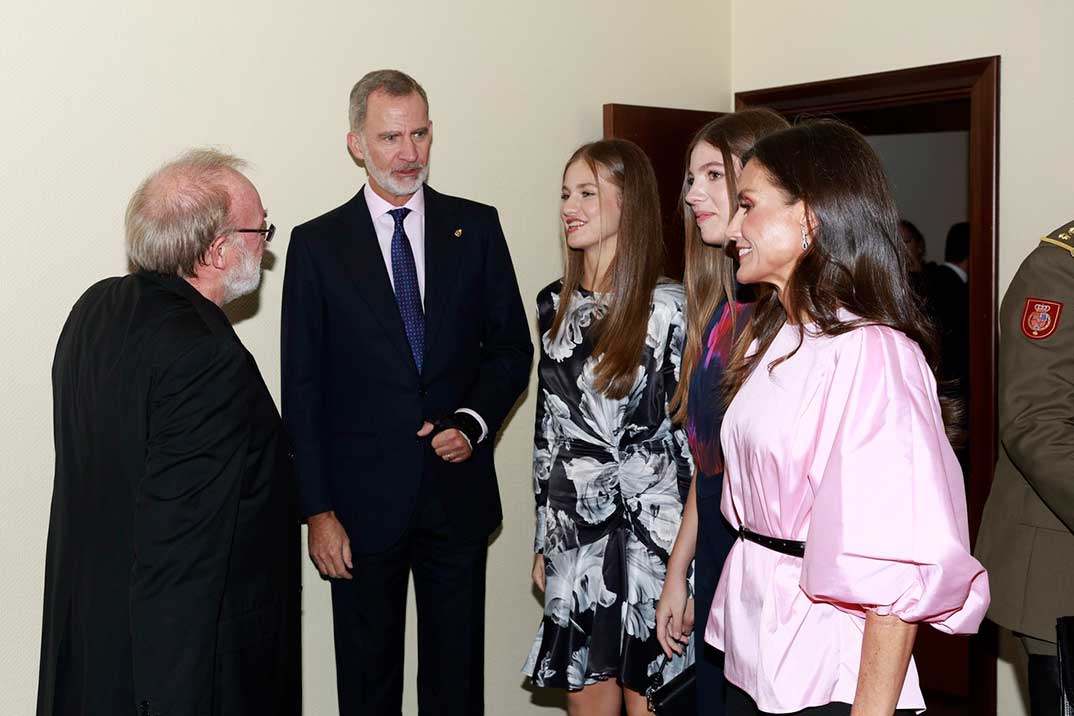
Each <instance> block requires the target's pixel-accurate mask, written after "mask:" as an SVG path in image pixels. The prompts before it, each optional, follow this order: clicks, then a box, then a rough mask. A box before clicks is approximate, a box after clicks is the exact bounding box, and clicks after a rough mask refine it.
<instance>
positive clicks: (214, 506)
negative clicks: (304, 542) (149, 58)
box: [37, 150, 301, 716]
mask: <svg viewBox="0 0 1074 716" xmlns="http://www.w3.org/2000/svg"><path fill="white" fill-rule="evenodd" d="M241 167H242V162H241V161H240V160H238V159H236V158H235V157H231V156H228V155H225V154H221V153H219V152H215V151H208V150H200V151H193V152H189V153H187V154H184V155H183V156H181V157H180V158H179V159H177V160H175V161H173V162H171V163H169V164H167V165H165V166H164V167H162V168H161V169H159V170H158V171H156V172H154V173H153V174H152V175H150V176H149V177H148V178H147V179H146V180H145V181H144V182H143V183H142V185H141V186H140V187H139V188H138V190H137V191H136V192H135V193H134V195H133V197H132V198H131V201H130V204H129V206H128V209H127V250H128V257H129V260H130V263H131V264H132V266H133V267H134V268H135V269H136V270H135V271H134V272H133V273H131V274H130V275H127V276H122V277H117V278H109V279H105V280H103V281H100V282H99V283H97V284H95V285H94V286H92V287H90V288H89V289H88V290H87V291H86V292H85V293H84V294H83V295H82V297H81V298H80V299H79V300H78V302H77V303H76V304H75V306H74V308H73V309H72V311H71V314H70V316H69V317H68V319H67V323H66V325H65V326H64V329H63V333H62V335H61V336H60V340H59V345H58V346H57V348H56V357H55V361H54V363H53V369H52V379H53V400H54V407H55V411H54V414H55V420H54V422H55V425H54V430H55V446H56V471H55V483H54V492H53V498H52V515H51V520H50V524H49V537H48V551H47V556H46V564H45V600H44V624H43V634H42V644H41V671H40V681H39V691H38V708H37V713H38V716H66V715H67V714H70V715H72V716H73V715H74V714H126V713H137V714H139V715H140V716H143V715H144V716H148V715H149V714H154V715H155V714H167V715H168V716H195V715H196V716H204V715H205V714H221V715H223V714H226V715H227V716H236V715H242V714H258V716H261V715H262V714H275V715H277V716H297V715H298V714H299V713H300V711H301V705H300V693H301V692H300V681H301V675H300V664H301V662H300V654H299V649H300V639H299V605H300V602H299V560H298V552H297V546H298V542H297V540H298V536H299V533H298V519H297V510H296V505H295V500H294V497H295V488H294V481H293V471H292V469H291V456H290V454H289V452H288V443H287V441H286V439H285V438H284V435H283V430H282V425H281V421H280V416H279V413H278V412H277V410H276V406H275V404H274V403H273V401H272V397H271V396H270V395H269V392H268V390H267V389H266V387H265V384H264V382H263V380H262V378H261V375H260V372H259V371H258V368H257V365H256V363H255V362H254V359H253V357H252V356H251V355H250V354H249V353H248V352H247V351H246V349H245V348H243V346H242V343H240V341H239V339H238V337H237V336H236V335H235V332H234V331H233V330H232V328H231V326H230V324H229V323H228V320H227V318H226V317H225V315H224V312H223V311H222V310H221V307H222V306H223V305H224V304H226V303H228V302H229V301H232V300H234V299H236V298H238V297H240V296H242V295H245V294H247V293H250V292H252V291H254V290H256V289H257V286H258V284H259V283H260V280H261V257H262V255H263V253H264V250H265V243H266V242H267V241H269V240H271V239H272V235H273V233H274V229H273V227H272V225H269V224H266V221H265V217H266V212H265V209H264V206H262V204H261V198H260V196H259V195H258V193H257V190H256V189H255V188H254V186H253V184H251V183H250V181H249V180H248V179H247V178H246V177H244V176H243V175H242V174H241V173H240V169H241Z"/></svg>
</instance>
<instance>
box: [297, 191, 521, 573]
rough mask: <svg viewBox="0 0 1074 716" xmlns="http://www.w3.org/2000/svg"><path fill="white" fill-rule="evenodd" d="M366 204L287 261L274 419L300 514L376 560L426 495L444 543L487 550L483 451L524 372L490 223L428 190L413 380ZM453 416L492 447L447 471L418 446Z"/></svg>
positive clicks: (491, 216) (505, 261)
mask: <svg viewBox="0 0 1074 716" xmlns="http://www.w3.org/2000/svg"><path fill="white" fill-rule="evenodd" d="M362 191H367V189H363V190H362ZM362 191H359V192H358V194H357V195H355V196H354V198H352V199H351V200H350V201H348V202H347V203H346V204H344V205H343V206H340V207H338V208H336V209H333V210H332V211H330V212H328V213H327V214H324V215H322V216H320V217H317V218H316V219H313V220H312V221H309V222H307V223H305V224H302V225H301V226H297V227H295V229H294V231H293V233H292V234H291V243H290V246H289V247H288V250H287V268H286V272H285V278H284V289H283V326H282V342H283V345H282V357H283V418H284V423H285V425H286V427H287V429H288V431H289V432H290V435H291V438H292V441H293V444H294V450H295V465H296V469H297V471H298V482H299V492H300V501H301V509H302V512H303V514H304V515H305V516H307V517H308V516H310V515H314V514H317V513H320V512H324V511H326V510H334V511H335V513H336V516H337V517H338V518H339V519H340V521H341V522H342V524H343V527H344V528H345V529H346V530H347V534H348V536H349V537H350V540H351V548H352V549H353V550H354V551H356V552H358V553H372V552H379V551H382V550H384V549H387V548H388V547H390V546H391V545H392V544H394V543H395V542H396V541H397V540H398V539H399V538H400V537H401V536H402V535H403V534H404V532H405V531H406V529H407V527H408V525H409V522H410V519H411V515H412V514H413V512H414V508H415V505H416V503H417V498H418V493H419V488H421V486H422V484H423V482H424V483H425V485H426V489H430V490H436V492H437V494H439V496H440V498H441V500H442V502H443V505H444V508H445V510H446V512H447V514H448V518H449V523H450V528H451V530H452V532H453V533H455V534H457V535H458V536H459V537H460V538H464V539H476V538H480V537H485V536H488V535H489V534H490V533H491V532H492V531H493V530H494V529H495V528H496V527H497V526H498V525H499V524H500V521H501V519H502V510H501V507H500V497H499V491H498V489H497V485H496V472H495V467H494V465H493V459H492V457H493V456H492V447H493V444H494V442H495V436H496V433H497V431H498V430H499V429H500V426H501V425H502V424H503V421H504V419H505V418H506V417H507V414H508V412H509V411H510V410H511V408H512V406H513V405H514V403H515V401H516V400H517V399H518V396H519V395H520V394H521V393H522V391H523V390H524V389H525V386H526V384H527V382H528V378H529V369H530V363H531V361H532V358H533V344H532V343H531V341H530V337H529V327H528V324H527V322H526V317H525V312H524V309H523V307H522V300H521V297H520V296H519V291H518V283H517V280H516V278H515V273H514V268H513V266H512V264H511V257H510V254H509V253H508V250H507V242H506V240H505V239H504V236H503V231H502V229H501V228H500V222H499V217H498V215H497V213H496V210H495V209H494V208H492V207H490V206H485V205H483V204H478V203H476V202H473V201H468V200H466V199H459V198H456V197H450V196H445V195H443V194H439V193H437V192H435V191H433V190H432V189H431V188H429V187H428V186H426V187H425V314H426V315H425V331H426V335H425V358H424V369H423V371H422V373H421V374H419V373H418V370H417V367H416V365H415V363H414V359H413V357H412V355H411V352H410V345H409V343H408V342H407V338H406V333H405V332H404V329H403V321H402V318H401V317H400V315H399V308H398V306H397V304H396V302H395V294H394V292H393V290H392V285H391V281H390V278H389V276H388V270H387V267H386V266H385V264H384V259H383V255H382V253H381V251H380V247H379V245H378V243H377V237H376V233H375V231H374V228H373V222H372V220H371V218H370V216H369V209H368V207H367V205H366V201H365V197H364V196H363V194H362ZM458 408H470V409H472V410H474V411H476V412H477V413H478V414H480V415H481V417H482V418H483V419H484V421H485V423H486V424H487V425H488V431H489V434H488V437H487V438H486V439H485V440H484V441H482V442H481V443H480V444H478V445H476V446H474V448H475V449H474V453H473V456H472V457H471V458H470V459H469V460H467V461H465V462H462V463H445V462H443V461H442V460H440V459H439V458H437V457H436V456H435V454H434V453H433V452H432V450H431V448H430V446H429V438H418V437H417V436H416V433H417V431H418V430H419V429H420V428H421V426H422V423H423V422H424V421H425V420H433V419H437V418H440V417H444V416H447V415H450V414H452V413H453V412H454V411H455V410H456V409H458Z"/></svg>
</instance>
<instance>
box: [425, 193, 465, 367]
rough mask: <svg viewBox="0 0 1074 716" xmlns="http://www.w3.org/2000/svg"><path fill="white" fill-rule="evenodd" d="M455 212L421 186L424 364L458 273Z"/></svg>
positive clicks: (442, 199) (439, 196)
mask: <svg viewBox="0 0 1074 716" xmlns="http://www.w3.org/2000/svg"><path fill="white" fill-rule="evenodd" d="M455 220H456V219H455V216H454V215H453V214H452V213H451V211H450V209H449V208H448V207H447V202H445V201H444V197H443V196H442V195H440V194H439V193H437V192H435V191H433V190H432V189H431V188H430V187H429V186H428V185H426V187H425V356H426V360H425V364H426V365H428V364H429V360H428V357H429V355H430V351H431V349H432V347H433V345H434V342H435V340H436V335H437V331H438V329H439V328H440V325H441V323H443V316H444V307H445V306H446V305H447V303H448V302H449V299H450V298H451V293H452V288H453V286H454V282H455V276H456V274H457V273H458V262H459V254H460V253H461V250H460V249H461V246H460V245H459V243H458V242H459V241H460V239H459V238H458V237H457V236H456V235H455V231H456V230H457V229H460V228H462V227H461V226H456V225H455V224H454V223H453V222H455Z"/></svg>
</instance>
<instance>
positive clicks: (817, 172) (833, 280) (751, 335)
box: [724, 120, 958, 439]
mask: <svg viewBox="0 0 1074 716" xmlns="http://www.w3.org/2000/svg"><path fill="white" fill-rule="evenodd" d="M748 162H756V163H757V164H759V165H760V166H761V168H763V169H764V171H765V173H766V174H767V176H768V178H769V180H770V181H771V182H772V183H773V184H774V185H775V186H777V187H778V188H779V189H780V190H781V191H782V192H783V194H784V195H785V197H786V200H787V203H788V204H793V203H795V202H797V201H802V202H803V205H804V207H805V210H806V216H807V219H806V221H807V222H808V224H807V228H808V232H809V238H810V243H809V248H808V249H807V250H806V251H805V252H804V253H803V254H802V256H801V258H800V259H799V260H798V265H797V266H796V267H795V269H794V271H793V273H792V274H791V276H790V279H789V280H788V281H787V284H786V286H784V288H783V302H782V303H781V302H780V299H779V297H778V296H777V294H776V292H775V291H771V292H768V293H767V294H766V295H765V296H763V297H762V298H760V299H759V300H758V301H757V304H756V305H755V307H754V310H753V314H752V317H751V319H750V322H749V325H748V326H747V328H746V330H745V331H744V332H743V334H742V335H741V336H740V337H739V340H738V342H737V343H736V345H735V350H734V353H733V355H732V359H731V363H730V365H729V366H728V369H727V371H726V373H725V374H724V376H725V381H726V382H725V385H726V386H727V395H728V400H730V399H731V398H732V397H734V394H735V393H737V392H738V390H739V389H740V388H741V387H742V384H743V383H745V381H746V379H747V378H748V377H749V376H750V374H751V373H752V372H753V371H754V370H755V369H757V367H758V364H759V363H760V362H761V360H762V359H763V356H764V354H765V351H766V350H767V349H768V347H769V346H770V345H771V343H772V340H773V339H774V338H775V336H776V334H777V333H778V332H779V330H780V328H781V327H782V326H783V324H784V323H785V322H786V320H787V316H792V317H794V319H795V320H798V319H799V318H800V317H801V318H804V320H808V321H810V322H812V323H814V324H815V325H816V328H815V329H814V330H816V331H818V332H819V333H821V334H824V335H831V336H834V335H840V334H842V333H846V332H848V331H850V330H853V329H855V328H858V327H860V326H863V325H882V326H888V327H889V328H893V329H895V330H897V331H901V332H902V333H904V334H905V335H906V336H907V337H909V338H910V339H911V340H913V341H914V342H916V343H917V344H918V346H920V348H921V351H922V352H923V353H924V355H925V358H926V360H927V361H928V364H929V366H931V368H932V370H933V373H935V372H936V368H937V365H938V363H939V350H938V343H937V340H936V335H935V331H934V329H933V327H932V324H931V323H930V322H929V320H928V319H927V318H926V317H925V315H924V314H923V313H922V312H921V310H920V309H919V308H918V300H917V298H916V297H915V295H914V293H913V289H912V288H911V286H910V280H909V276H908V272H907V256H906V249H905V247H904V246H903V242H902V239H901V238H900V237H899V215H898V212H897V211H896V209H895V203H894V201H893V200H892V198H891V194H890V192H889V191H888V183H887V177H886V176H885V174H884V169H883V166H882V165H881V163H880V159H879V158H878V157H877V156H876V153H875V152H874V151H873V150H872V148H871V147H870V146H869V144H868V142H866V141H865V138H864V137H862V136H861V135H860V134H858V133H857V132H856V131H854V130H853V129H851V128H850V127H848V126H846V125H845V124H843V123H841V122H838V121H835V120H811V121H807V122H804V123H802V124H799V125H797V126H794V127H791V128H789V129H784V130H782V131H780V132H777V133H775V134H771V135H769V136H767V137H765V138H764V139H762V140H760V141H759V142H757V144H755V145H754V146H753V148H752V149H751V150H750V151H748V152H747V153H746V155H745V156H744V157H743V164H744V165H745V164H746V163H748ZM784 306H786V311H785V310H784ZM841 308H843V309H846V310H848V311H849V312H850V313H852V314H854V315H855V316H857V317H858V318H856V319H854V320H850V321H846V320H843V319H841V318H840V317H839V309H841ZM798 333H799V343H798V345H799V346H801V341H802V339H803V337H804V328H803V327H802V326H801V325H799V328H798ZM753 340H756V341H757V343H758V346H757V349H756V351H754V352H753V353H752V354H750V355H747V351H748V349H749V345H750V343H751V342H752V341H753ZM795 351H797V348H795V350H794V351H791V352H790V353H789V354H787V355H785V356H782V357H780V358H777V359H776V360H775V361H773V362H772V363H770V364H769V366H768V369H769V370H771V369H772V368H774V367H775V366H776V365H778V364H779V363H781V362H783V361H784V360H786V359H788V358H790V357H791V356H792V355H794V352H795ZM941 405H943V407H944V412H945V415H944V418H945V423H947V425H948V431H949V433H951V437H952V438H956V439H957V428H956V427H955V423H956V420H957V414H956V413H957V411H958V405H957V403H956V402H955V401H949V400H947V399H943V400H941Z"/></svg>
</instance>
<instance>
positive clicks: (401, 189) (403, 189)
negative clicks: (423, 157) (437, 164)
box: [358, 134, 429, 196]
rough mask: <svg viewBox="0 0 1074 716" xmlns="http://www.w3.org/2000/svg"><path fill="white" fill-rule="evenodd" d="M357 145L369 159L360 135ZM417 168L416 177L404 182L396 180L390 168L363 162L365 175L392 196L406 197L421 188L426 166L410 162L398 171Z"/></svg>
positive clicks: (369, 161)
mask: <svg viewBox="0 0 1074 716" xmlns="http://www.w3.org/2000/svg"><path fill="white" fill-rule="evenodd" d="M358 143H359V144H361V145H362V154H364V155H365V156H366V157H369V156H370V154H369V148H368V147H367V146H366V144H365V138H364V137H362V135H361V134H359V135H358ZM418 168H420V169H421V171H420V172H419V173H418V175H417V176H416V177H414V178H413V179H411V180H410V181H405V180H402V179H396V178H395V177H394V176H393V175H392V170H391V169H390V168H389V169H387V170H385V169H381V168H380V167H378V166H377V165H376V164H375V163H374V162H373V160H372V159H366V160H365V171H366V174H368V175H369V176H371V177H373V179H374V180H375V181H376V182H377V184H380V186H382V187H383V188H384V189H385V190H386V191H388V192H389V193H391V194H392V195H394V196H408V195H410V194H413V193H414V192H416V191H417V190H418V189H419V188H421V185H422V184H424V183H425V180H426V179H428V178H429V165H428V164H420V163H418V162H412V163H410V164H407V165H405V166H403V167H400V170H402V171H406V170H407V169H418Z"/></svg>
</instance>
